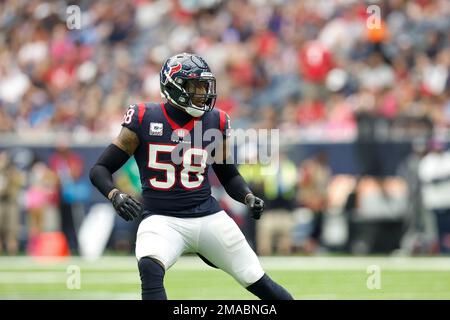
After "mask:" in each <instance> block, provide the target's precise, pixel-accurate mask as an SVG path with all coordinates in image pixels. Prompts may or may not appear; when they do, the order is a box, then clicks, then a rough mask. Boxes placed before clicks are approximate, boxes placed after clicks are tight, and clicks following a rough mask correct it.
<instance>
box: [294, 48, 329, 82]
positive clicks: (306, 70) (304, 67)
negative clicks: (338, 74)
mask: <svg viewBox="0 0 450 320" xmlns="http://www.w3.org/2000/svg"><path fill="white" fill-rule="evenodd" d="M298 57H299V65H300V72H301V73H302V74H303V76H304V77H305V79H306V80H307V81H310V82H314V83H321V82H323V81H324V80H325V78H326V76H327V74H328V72H329V71H330V70H331V69H332V68H333V66H334V64H333V61H332V56H331V53H330V51H328V49H327V48H326V47H325V46H324V45H323V44H321V43H320V42H318V41H309V42H307V43H306V44H305V45H304V46H303V48H302V49H301V50H300V52H299V56H298Z"/></svg>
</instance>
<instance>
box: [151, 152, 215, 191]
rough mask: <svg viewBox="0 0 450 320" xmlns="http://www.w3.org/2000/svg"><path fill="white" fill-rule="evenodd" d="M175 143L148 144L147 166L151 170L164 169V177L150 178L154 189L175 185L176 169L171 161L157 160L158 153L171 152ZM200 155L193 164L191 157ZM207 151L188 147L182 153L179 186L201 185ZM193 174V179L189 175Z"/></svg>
mask: <svg viewBox="0 0 450 320" xmlns="http://www.w3.org/2000/svg"><path fill="white" fill-rule="evenodd" d="M175 147H176V145H167V144H149V150H148V152H149V155H148V167H149V168H150V169H153V170H161V171H164V173H165V175H166V178H165V179H162V180H158V179H157V178H156V177H153V178H150V179H149V183H150V186H152V187H153V188H154V189H158V190H167V189H170V188H172V187H173V186H174V185H175V182H176V178H177V170H176V168H175V165H174V164H173V163H169V162H159V161H158V153H172V151H173V150H174V149H175ZM195 156H197V157H200V161H199V164H194V163H193V161H192V159H193V157H195ZM207 156H208V153H207V152H206V150H203V149H199V148H190V149H187V150H186V151H185V152H184V153H183V158H182V163H181V165H182V170H180V171H179V179H180V182H181V186H182V187H183V188H185V189H188V190H191V189H196V188H198V187H200V186H201V184H202V182H203V180H204V179H205V176H204V175H203V174H204V172H205V168H206V159H207ZM192 174H194V179H193V180H191V176H192Z"/></svg>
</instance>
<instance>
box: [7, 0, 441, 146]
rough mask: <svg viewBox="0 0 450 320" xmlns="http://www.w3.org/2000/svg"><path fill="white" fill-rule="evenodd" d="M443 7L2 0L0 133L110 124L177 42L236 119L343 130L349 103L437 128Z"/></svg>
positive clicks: (151, 96) (348, 135)
mask: <svg viewBox="0 0 450 320" xmlns="http://www.w3.org/2000/svg"><path fill="white" fill-rule="evenodd" d="M69 4H70V5H78V6H79V8H80V9H81V10H80V12H81V20H80V29H69V28H68V25H66V21H67V19H68V18H69V14H72V11H67V7H68V5H69ZM371 4H376V6H377V7H378V8H379V11H376V10H375V11H374V10H373V9H369V10H368V8H369V6H370V5H371ZM449 7H450V4H449V2H448V1H446V0H415V1H406V0H384V1H376V2H373V1H352V0H348V1H342V0H329V1H317V0H305V1H293V0H277V1H275V0H272V1H271V0H258V1H257V0H234V1H221V0H203V1H187V0H170V1H165V0H164V1H162V0H161V1H151V0H132V1H119V0H115V1H104V0H100V1H83V0H79V1H70V2H68V1H49V2H45V1H42V0H31V1H25V0H17V1H16V0H15V1H2V2H1V3H0V30H1V33H0V132H3V133H10V132H14V133H18V134H21V135H28V137H33V136H34V137H35V136H36V133H41V134H45V133H48V132H49V131H51V132H56V131H70V132H72V133H73V134H74V135H75V136H77V137H78V139H81V140H82V139H83V138H84V139H86V141H88V140H89V137H90V136H91V135H92V134H104V135H108V136H110V135H114V134H115V133H116V132H117V130H118V127H119V123H120V121H121V119H122V116H123V111H124V109H125V108H126V106H127V104H129V103H133V102H136V101H154V100H157V101H158V100H159V99H160V94H159V81H158V79H159V70H160V66H161V65H162V63H163V62H164V60H165V59H166V58H167V57H169V56H171V55H173V54H174V53H177V52H182V51H191V52H196V53H199V54H200V55H202V56H204V57H205V58H206V60H207V61H208V62H209V64H210V66H211V68H212V70H213V71H214V73H215V74H216V76H217V81H218V93H219V99H218V102H217V106H219V107H220V108H222V109H224V110H225V111H227V112H228V113H229V114H230V115H231V117H232V119H234V123H235V124H234V126H235V127H244V128H246V127H255V126H256V127H258V126H263V127H266V128H267V127H277V128H280V129H281V130H284V131H285V132H286V135H285V136H286V137H287V138H289V137H291V138H293V139H312V140H314V139H316V140H317V139H327V140H348V139H353V138H354V137H355V134H356V131H357V114H358V112H360V111H364V112H368V111H369V112H371V113H373V114H375V115H377V116H379V117H382V118H385V119H398V118H402V117H407V118H413V119H414V118H424V117H425V118H428V119H430V121H431V122H432V123H433V124H434V125H435V126H436V128H437V129H444V130H445V129H447V128H448V125H449V123H450V95H449V92H450V90H449V83H450V80H449V79H450V77H449V67H450V48H449V35H450V33H449V32H448V30H449V29H450V8H449ZM374 12H379V13H380V17H379V18H380V19H379V20H378V19H377V17H374V16H373V14H374ZM72 18H73V17H71V18H70V19H72ZM374 23H375V24H374Z"/></svg>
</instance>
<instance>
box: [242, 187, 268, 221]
mask: <svg viewBox="0 0 450 320" xmlns="http://www.w3.org/2000/svg"><path fill="white" fill-rule="evenodd" d="M245 204H246V205H247V208H248V209H249V210H250V212H251V214H252V217H253V219H256V220H258V219H259V218H261V213H262V212H263V211H264V201H263V200H262V199H260V198H258V197H256V196H255V195H253V194H251V193H249V194H248V195H247V196H246V197H245Z"/></svg>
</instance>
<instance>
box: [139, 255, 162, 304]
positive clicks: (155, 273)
mask: <svg viewBox="0 0 450 320" xmlns="http://www.w3.org/2000/svg"><path fill="white" fill-rule="evenodd" d="M138 268H139V274H140V276H141V289H142V300H166V299H167V296H166V291H165V289H164V284H163V282H164V274H165V270H164V267H163V266H162V265H161V263H160V262H159V261H158V260H156V259H153V258H150V257H143V258H141V259H140V260H139V262H138Z"/></svg>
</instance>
